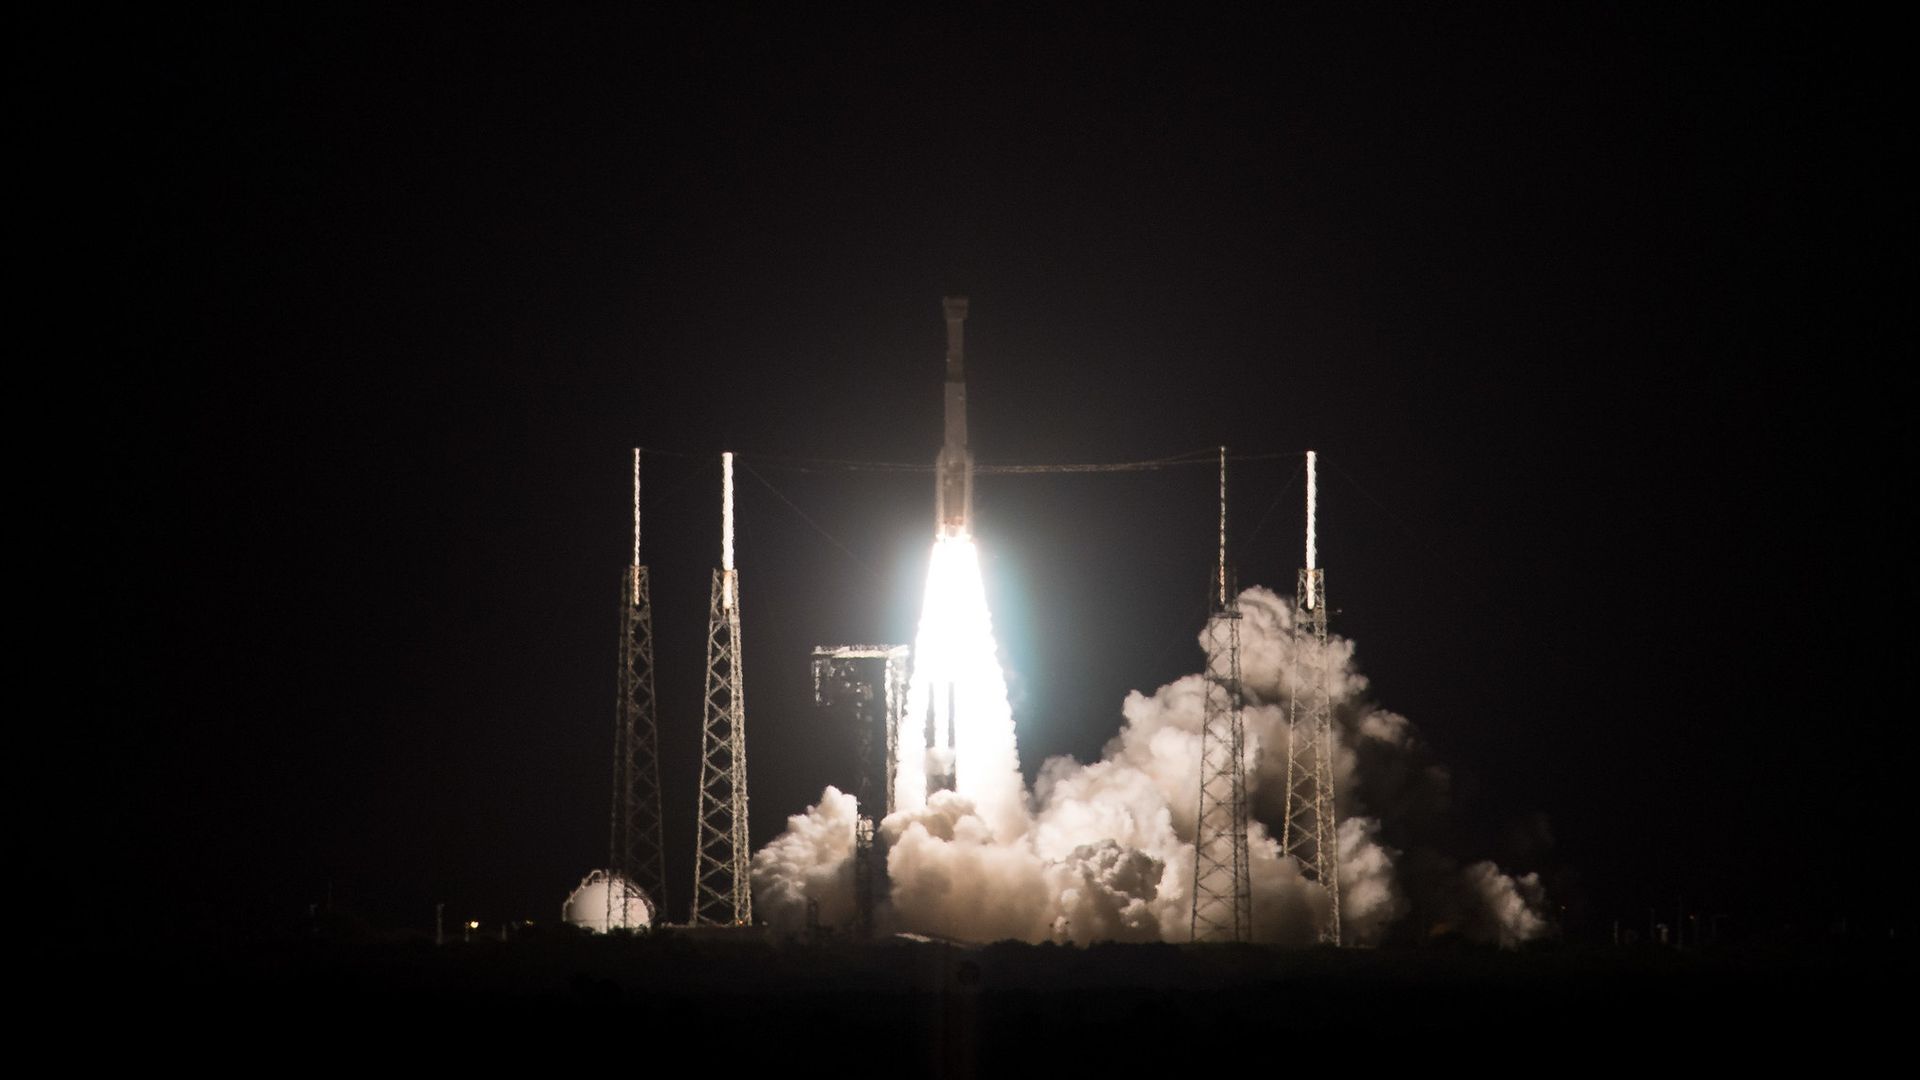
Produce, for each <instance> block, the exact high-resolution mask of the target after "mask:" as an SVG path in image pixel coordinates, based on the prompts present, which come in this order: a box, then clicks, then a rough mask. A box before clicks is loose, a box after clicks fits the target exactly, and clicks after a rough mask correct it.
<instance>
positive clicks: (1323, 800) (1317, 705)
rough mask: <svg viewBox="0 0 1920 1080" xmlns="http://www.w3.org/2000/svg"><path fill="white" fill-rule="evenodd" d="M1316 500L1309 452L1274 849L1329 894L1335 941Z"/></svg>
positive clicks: (1336, 900) (1323, 935)
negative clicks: (1283, 806) (1282, 793)
mask: <svg viewBox="0 0 1920 1080" xmlns="http://www.w3.org/2000/svg"><path fill="white" fill-rule="evenodd" d="M1317 497H1318V492H1317V485H1316V482H1315V455H1314V453H1313V452H1312V451H1308V452H1307V565H1306V566H1305V567H1304V568H1302V569H1301V571H1300V580H1299V587H1298V589H1297V590H1296V592H1295V594H1294V607H1293V611H1294V616H1293V635H1294V639H1293V671H1292V679H1291V682H1292V687H1293V694H1292V701H1291V705H1290V707H1289V716H1288V720H1289V724H1288V733H1287V812H1286V820H1285V822H1284V823H1283V825H1282V826H1281V831H1280V851H1281V853H1282V854H1284V855H1288V856H1291V857H1292V858H1293V859H1294V860H1295V861H1296V862H1297V863H1298V864H1299V866H1300V871H1301V874H1302V876H1304V877H1305V878H1306V879H1307V880H1309V881H1314V882H1318V883H1319V884H1320V886H1321V887H1322V888H1323V889H1325V890H1326V893H1327V912H1326V917H1325V918H1324V919H1323V920H1322V921H1321V923H1320V926H1319V927H1318V937H1319V939H1320V941H1322V942H1324V943H1326V944H1329V945H1338V944H1340V837H1339V819H1338V817H1337V816H1336V815H1337V811H1336V809H1335V804H1334V788H1333V703H1332V701H1331V699H1330V698H1329V696H1328V693H1327V579H1326V572H1325V571H1324V570H1322V569H1321V568H1320V567H1318V566H1316V565H1314V564H1315V562H1316V561H1317V560H1318V553H1317V552H1316V551H1315V548H1314V526H1315V522H1314V516H1315V512H1316V506H1315V503H1316V500H1317Z"/></svg>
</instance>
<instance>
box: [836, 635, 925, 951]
mask: <svg viewBox="0 0 1920 1080" xmlns="http://www.w3.org/2000/svg"><path fill="white" fill-rule="evenodd" d="M909 652H910V650H909V649H908V648H907V646H905V645H821V646H817V647H816V648H815V649H814V650H813V703H814V704H815V705H818V706H820V707H821V708H840V707H850V708H851V710H852V712H853V719H854V723H855V725H856V730H857V732H858V740H859V741H858V748H859V749H858V753H859V756H860V766H859V771H858V773H857V774H856V778H855V792H854V796H855V798H856V799H857V800H858V802H859V806H860V813H859V816H858V817H856V818H855V819H854V832H853V886H854V894H853V895H854V927H853V929H854V933H855V934H857V935H859V936H861V937H866V936H868V935H870V934H871V933H872V932H873V910H874V907H875V905H876V903H877V900H878V892H877V890H878V888H879V880H878V879H879V875H878V873H877V872H876V869H875V863H876V862H878V861H879V859H880V857H881V856H880V853H879V852H878V851H877V850H876V849H875V846H874V836H875V833H876V828H875V822H876V821H877V820H878V819H879V818H883V817H885V816H886V815H887V814H891V813H893V807H894V798H893V775H894V771H895V767H896V766H897V765H898V763H899V755H900V744H899V730H900V725H901V722H902V720H903V719H904V717H905V714H906V707H907V679H908V677H909V672H908V663H907V657H908V654H909ZM876 735H877V737H876ZM883 746H884V748H885V751H884V754H882V753H881V748H882V747H883ZM876 773H877V774H878V775H877V776H876ZM882 793H884V794H882ZM876 804H878V805H879V808H880V812H879V813H875V808H876Z"/></svg>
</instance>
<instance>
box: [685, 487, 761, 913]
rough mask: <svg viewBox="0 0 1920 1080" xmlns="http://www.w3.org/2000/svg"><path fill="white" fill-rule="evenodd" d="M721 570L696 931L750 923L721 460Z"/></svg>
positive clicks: (716, 585) (742, 734) (733, 599)
mask: <svg viewBox="0 0 1920 1080" xmlns="http://www.w3.org/2000/svg"><path fill="white" fill-rule="evenodd" d="M720 522H721V525H720V569H718V570H715V571H714V572H713V600H712V603H711V605H710V607H709V609H708V616H707V703H706V720H705V723H704V726H703V728H702V734H701V746H700V816H699V822H698V825H697V826H696V828H697V829H698V830H699V836H698V838H697V840H696V844H695V847H696V850H695V852H694V867H693V913H692V917H691V919H690V920H689V921H690V922H692V923H693V925H695V926H701V925H707V926H716V925H717V926H746V925H749V924H751V923H752V922H753V888H752V881H751V879H750V878H749V877H748V873H747V857H748V855H749V854H750V850H749V848H748V846H747V712H746V695H745V693H744V692H743V687H742V682H741V678H740V578H739V575H738V574H737V573H736V572H735V570H734V568H733V455H732V454H721V455H720Z"/></svg>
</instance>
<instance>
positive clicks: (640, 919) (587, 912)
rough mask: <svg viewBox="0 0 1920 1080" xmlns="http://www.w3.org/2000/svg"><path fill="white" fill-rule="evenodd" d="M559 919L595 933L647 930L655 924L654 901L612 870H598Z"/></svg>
mask: <svg viewBox="0 0 1920 1080" xmlns="http://www.w3.org/2000/svg"><path fill="white" fill-rule="evenodd" d="M560 917H561V918H563V919H565V920H566V921H568V922H570V923H572V924H573V925H575V926H578V927H582V928H584V929H587V930H591V931H593V932H594V933H596V934H604V933H606V932H607V931H608V930H610V929H614V930H645V929H647V928H648V927H650V926H652V925H653V901H652V900H651V899H650V898H649V897H648V896H647V894H646V893H644V892H642V891H641V890H640V886H638V885H635V884H633V883H632V882H630V881H628V880H627V879H625V878H623V877H621V876H620V875H618V874H616V873H614V872H613V871H611V870H595V871H594V872H592V873H591V874H588V875H587V876H586V877H585V878H583V879H581V881H580V885H579V887H578V888H576V889H574V890H573V893H572V895H570V896H568V897H567V902H566V904H565V905H563V906H562V907H561V909H560Z"/></svg>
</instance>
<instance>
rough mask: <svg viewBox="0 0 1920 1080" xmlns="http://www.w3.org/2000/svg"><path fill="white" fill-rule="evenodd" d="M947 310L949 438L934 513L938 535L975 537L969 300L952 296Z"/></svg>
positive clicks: (938, 464) (938, 467) (937, 470)
mask: <svg viewBox="0 0 1920 1080" xmlns="http://www.w3.org/2000/svg"><path fill="white" fill-rule="evenodd" d="M945 307H946V309H947V436H946V442H945V443H943V444H942V445H941V447H940V456H939V457H938V458H935V459H934V472H933V479H934V513H935V521H936V524H937V526H938V535H940V536H942V537H948V536H969V535H972V533H973V451H971V450H969V449H967V368H966V356H965V354H966V347H965V343H964V336H965V332H966V322H967V298H966V297H964V296H949V297H947V298H946V301H945Z"/></svg>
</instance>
